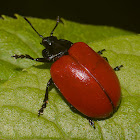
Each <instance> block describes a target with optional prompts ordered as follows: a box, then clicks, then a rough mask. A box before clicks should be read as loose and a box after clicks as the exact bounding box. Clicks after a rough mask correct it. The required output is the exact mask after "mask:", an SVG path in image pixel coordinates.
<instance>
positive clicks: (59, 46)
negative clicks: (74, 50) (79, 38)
mask: <svg viewBox="0 0 140 140" xmlns="http://www.w3.org/2000/svg"><path fill="white" fill-rule="evenodd" d="M24 19H25V20H26V21H27V22H28V23H29V24H30V26H31V27H32V28H33V30H34V31H35V32H36V33H37V34H38V35H39V36H40V37H41V38H42V42H41V43H40V44H41V45H43V46H44V47H45V49H44V50H43V51H42V56H43V57H44V58H47V59H48V61H55V60H57V59H58V58H60V57H61V56H63V55H65V54H68V49H69V48H70V47H71V45H72V44H73V43H72V42H71V41H68V40H64V39H57V37H56V36H53V32H54V30H55V29H56V27H57V25H58V23H59V22H60V19H59V16H58V18H57V22H56V25H55V27H54V28H53V30H52V32H51V33H50V36H48V37H43V36H42V35H40V34H39V33H38V32H37V31H36V30H35V28H34V27H33V26H32V24H31V23H30V22H29V21H28V20H27V19H26V18H25V17H24Z"/></svg>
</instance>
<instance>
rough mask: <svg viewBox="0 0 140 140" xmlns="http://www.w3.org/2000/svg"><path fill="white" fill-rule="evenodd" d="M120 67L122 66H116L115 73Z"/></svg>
mask: <svg viewBox="0 0 140 140" xmlns="http://www.w3.org/2000/svg"><path fill="white" fill-rule="evenodd" d="M121 67H123V65H120V66H116V67H115V68H114V70H115V71H119V70H120V68H121Z"/></svg>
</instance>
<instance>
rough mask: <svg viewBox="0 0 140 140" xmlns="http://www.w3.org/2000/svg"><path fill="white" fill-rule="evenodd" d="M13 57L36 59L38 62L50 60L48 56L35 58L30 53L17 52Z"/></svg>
mask: <svg viewBox="0 0 140 140" xmlns="http://www.w3.org/2000/svg"><path fill="white" fill-rule="evenodd" d="M11 57H15V59H18V58H21V59H23V58H26V59H30V60H35V61H38V62H50V61H49V60H48V59H47V58H33V57H31V56H30V55H28V54H25V55H17V54H15V55H13V56H11Z"/></svg>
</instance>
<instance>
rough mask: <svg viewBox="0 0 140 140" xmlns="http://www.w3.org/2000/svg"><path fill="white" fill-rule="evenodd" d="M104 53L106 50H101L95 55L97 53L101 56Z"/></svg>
mask: <svg viewBox="0 0 140 140" xmlns="http://www.w3.org/2000/svg"><path fill="white" fill-rule="evenodd" d="M104 51H106V50H105V49H103V50H100V51H98V52H97V53H98V54H99V55H101V54H103V52H104Z"/></svg>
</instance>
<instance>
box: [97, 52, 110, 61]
mask: <svg viewBox="0 0 140 140" xmlns="http://www.w3.org/2000/svg"><path fill="white" fill-rule="evenodd" d="M104 51H106V50H105V49H102V50H100V51H98V52H97V53H98V54H99V55H101V54H103V52H104ZM103 58H104V59H105V60H106V61H107V62H108V59H107V58H106V57H103Z"/></svg>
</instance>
